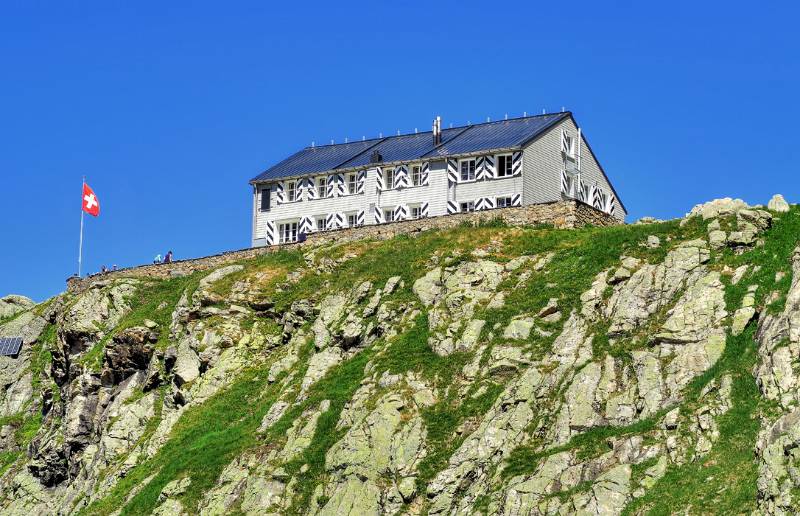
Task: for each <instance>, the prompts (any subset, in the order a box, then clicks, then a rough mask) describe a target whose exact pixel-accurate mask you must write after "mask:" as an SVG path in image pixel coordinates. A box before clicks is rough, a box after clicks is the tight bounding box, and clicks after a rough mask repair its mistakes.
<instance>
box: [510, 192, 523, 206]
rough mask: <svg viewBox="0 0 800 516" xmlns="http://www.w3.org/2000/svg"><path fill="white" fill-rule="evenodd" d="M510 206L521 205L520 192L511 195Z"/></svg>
mask: <svg viewBox="0 0 800 516" xmlns="http://www.w3.org/2000/svg"><path fill="white" fill-rule="evenodd" d="M511 206H522V196H521V195H520V194H514V195H513V196H511Z"/></svg>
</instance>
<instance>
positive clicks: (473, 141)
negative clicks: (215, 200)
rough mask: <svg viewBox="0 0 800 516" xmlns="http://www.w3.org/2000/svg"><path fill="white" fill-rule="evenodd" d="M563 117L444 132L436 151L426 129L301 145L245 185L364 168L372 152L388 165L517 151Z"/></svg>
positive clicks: (545, 116)
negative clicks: (338, 141) (337, 142)
mask: <svg viewBox="0 0 800 516" xmlns="http://www.w3.org/2000/svg"><path fill="white" fill-rule="evenodd" d="M568 116H570V113H569V112H568V111H567V112H565V113H553V114H545V115H537V116H529V117H522V118H512V119H510V120H502V121H498V122H486V123H482V124H473V125H467V126H461V127H453V128H449V129H444V130H442V143H441V144H439V145H438V146H436V147H434V145H433V135H432V134H431V132H430V131H427V132H424V133H419V134H406V135H399V136H389V137H386V138H380V139H373V140H366V141H360V142H351V143H339V144H334V145H322V146H318V147H306V148H305V149H303V150H301V151H299V152H297V153H295V154H293V155H291V156H289V157H288V158H286V159H285V160H283V161H281V162H279V163H277V164H276V165H273V166H272V167H270V168H269V169H267V170H266V171H264V172H263V173H261V174H260V175H258V176H256V177H255V178H253V179H252V180H251V182H253V183H255V182H264V181H270V180H275V179H281V178H284V177H292V176H302V175H307V174H314V173H319V172H327V171H331V170H338V169H346V168H358V167H364V166H367V165H369V164H370V157H371V155H372V152H373V151H374V150H377V151H378V152H380V154H381V157H382V162H385V163H390V162H395V161H413V160H417V159H422V158H436V157H442V158H443V157H447V156H455V155H461V154H469V153H472V152H480V151H488V150H492V149H508V148H515V147H520V146H522V145H524V144H525V143H527V142H528V141H530V140H531V139H533V138H535V137H536V136H538V135H539V134H541V133H543V132H544V131H545V130H547V129H548V128H550V127H551V126H552V125H553V124H555V123H556V122H558V121H559V120H562V119H563V118H565V117H568Z"/></svg>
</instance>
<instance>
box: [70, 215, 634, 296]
mask: <svg viewBox="0 0 800 516" xmlns="http://www.w3.org/2000/svg"><path fill="white" fill-rule="evenodd" d="M495 219H501V220H503V221H504V222H505V223H506V224H509V225H512V226H533V225H537V224H548V225H552V226H554V227H557V228H576V227H581V226H585V225H592V226H614V225H617V224H620V222H619V221H618V220H617V219H616V218H614V217H612V216H610V215H607V214H605V213H603V212H601V211H599V210H596V209H594V208H592V207H591V206H589V205H588V204H584V203H582V202H580V201H559V202H554V203H547V204H534V205H531V206H522V207H518V208H501V209H497V210H488V211H477V212H472V213H458V214H455V215H444V216H441V217H431V218H426V219H415V220H404V221H400V222H394V223H390V224H380V225H373V226H361V227H357V228H346V229H339V230H335V231H325V232H322V233H312V234H310V235H308V237H307V238H306V240H305V241H304V242H298V243H294V244H283V245H274V246H269V247H256V248H248V249H241V250H238V251H229V252H226V253H222V254H217V255H213V256H205V257H203V258H194V259H188V260H178V261H175V262H172V263H163V264H150V265H141V266H138V267H130V268H126V269H120V270H118V271H114V272H107V273H104V274H94V275H91V276H87V277H84V278H78V277H72V278H69V279H68V280H67V290H68V291H69V292H72V293H76V292H81V291H83V290H85V289H87V288H88V287H90V286H91V285H92V284H94V283H96V282H98V281H105V280H109V279H112V278H123V277H125V278H162V279H163V278H168V277H171V276H179V275H186V274H191V273H193V272H196V271H202V270H210V269H214V268H217V267H220V266H222V265H225V264H227V263H230V262H234V261H239V260H246V259H249V258H255V257H257V256H261V255H262V254H266V253H271V252H274V251H277V250H279V249H292V248H299V247H308V246H317V245H322V244H332V243H343V242H352V241H355V240H363V239H377V240H384V239H389V238H392V237H395V236H397V235H404V234H410V233H417V232H420V231H425V230H429V229H446V228H453V227H456V226H458V225H460V224H462V223H470V224H477V223H479V222H481V221H490V220H495Z"/></svg>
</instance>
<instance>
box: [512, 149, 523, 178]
mask: <svg viewBox="0 0 800 516" xmlns="http://www.w3.org/2000/svg"><path fill="white" fill-rule="evenodd" d="M520 174H522V151H517V152H515V153H514V154H512V155H511V175H512V176H518V175H520Z"/></svg>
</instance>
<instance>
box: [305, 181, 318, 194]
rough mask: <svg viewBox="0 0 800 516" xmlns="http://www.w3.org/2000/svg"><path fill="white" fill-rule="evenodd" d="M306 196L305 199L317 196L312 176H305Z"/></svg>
mask: <svg viewBox="0 0 800 516" xmlns="http://www.w3.org/2000/svg"><path fill="white" fill-rule="evenodd" d="M306 198H307V199H316V198H317V185H316V182H315V181H314V178H313V177H307V178H306Z"/></svg>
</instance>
